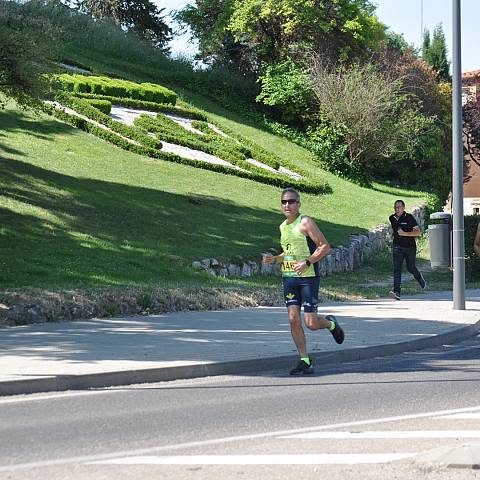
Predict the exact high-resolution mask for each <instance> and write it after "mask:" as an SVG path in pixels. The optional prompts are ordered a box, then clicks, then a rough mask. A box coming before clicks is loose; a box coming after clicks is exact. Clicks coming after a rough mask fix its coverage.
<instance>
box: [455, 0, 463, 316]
mask: <svg viewBox="0 0 480 480" xmlns="http://www.w3.org/2000/svg"><path fill="white" fill-rule="evenodd" d="M452 2H453V25H452V32H453V38H452V40H453V41H452V105H453V112H452V162H453V165H452V170H453V177H452V200H453V204H452V213H453V309H454V310H465V238H464V222H463V137H462V40H461V8H460V0H452Z"/></svg>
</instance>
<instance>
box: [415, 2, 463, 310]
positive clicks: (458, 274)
mask: <svg viewBox="0 0 480 480" xmlns="http://www.w3.org/2000/svg"><path fill="white" fill-rule="evenodd" d="M422 2H423V0H422ZM452 2H453V25H452V32H453V38H452V40H453V41H452V87H453V88H452V105H453V111H452V163H453V165H452V173H453V176H452V200H453V204H452V212H453V309H454V310H465V236H464V221H463V137H462V40H461V4H460V0H452Z"/></svg>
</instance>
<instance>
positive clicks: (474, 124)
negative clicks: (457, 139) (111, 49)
mask: <svg viewBox="0 0 480 480" xmlns="http://www.w3.org/2000/svg"><path fill="white" fill-rule="evenodd" d="M462 108H463V138H464V144H465V148H466V151H467V154H468V159H469V160H468V161H471V162H474V163H476V164H477V165H479V166H480V101H479V100H478V99H475V100H470V101H468V102H467V103H466V104H465V105H464V106H463V107H462Z"/></svg>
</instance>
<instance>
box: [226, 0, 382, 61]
mask: <svg viewBox="0 0 480 480" xmlns="http://www.w3.org/2000/svg"><path fill="white" fill-rule="evenodd" d="M373 12H374V7H373V6H372V5H371V4H370V2H369V1H368V0H325V1H322V2H318V1H312V0H235V4H234V12H233V15H232V18H231V20H230V23H229V26H228V28H229V30H230V31H232V32H233V34H234V36H235V39H236V40H237V41H239V42H241V43H243V44H250V45H253V46H254V48H255V51H256V54H257V56H258V60H259V63H263V62H264V63H268V64H273V63H276V62H278V61H283V60H286V59H288V58H291V57H292V56H295V57H296V58H298V56H299V54H302V53H304V52H305V51H310V50H311V51H314V52H323V55H328V56H329V57H330V58H331V59H334V60H335V61H336V60H338V59H340V60H346V59H348V58H355V57H358V56H362V55H364V54H365V53H367V54H368V52H369V51H370V52H371V51H373V50H375V49H376V48H377V46H378V44H379V42H380V40H381V39H383V38H384V31H385V27H384V25H382V24H381V23H380V22H379V21H378V19H377V17H375V15H373Z"/></svg>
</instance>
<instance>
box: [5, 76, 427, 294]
mask: <svg viewBox="0 0 480 480" xmlns="http://www.w3.org/2000/svg"><path fill="white" fill-rule="evenodd" d="M125 76H126V77H127V76H129V75H125ZM134 80H135V79H134ZM150 80H151V81H154V80H155V79H154V78H151V79H150ZM170 87H171V86H170ZM178 93H181V94H182V96H183V98H184V99H185V100H189V101H190V102H191V103H192V104H194V105H195V106H197V107H201V108H203V109H204V110H205V111H206V112H207V113H208V114H209V115H211V116H212V117H213V118H214V119H215V120H216V121H217V122H218V123H219V124H224V125H226V126H228V127H230V128H234V129H236V130H237V131H239V132H240V133H242V134H243V135H245V136H248V137H249V138H251V139H252V140H254V141H255V142H257V143H258V144H260V145H262V146H263V147H264V148H266V149H268V150H270V151H272V152H275V153H276V154H278V155H280V156H281V157H283V158H285V159H288V160H289V161H291V162H295V163H297V164H298V165H300V166H301V167H302V168H303V169H305V170H307V171H308V172H309V174H310V175H312V176H319V177H321V178H322V179H324V180H327V181H328V183H329V184H330V186H331V187H332V190H333V192H332V193H331V194H328V195H322V196H313V195H306V194H304V195H303V196H302V198H303V208H302V210H303V211H304V212H305V213H308V214H310V215H312V216H313V217H314V218H315V219H316V220H317V221H318V223H319V225H320V227H321V229H322V230H323V231H324V233H325V234H326V236H327V238H328V239H329V240H330V242H331V243H332V244H334V245H335V244H342V243H344V242H345V241H346V238H347V235H349V234H350V233H353V232H360V231H365V230H366V229H367V228H369V227H372V226H374V225H376V224H378V223H382V222H385V220H386V218H387V216H388V214H389V213H390V212H391V205H392V203H393V201H394V200H395V198H397V197H401V198H405V200H406V201H407V204H408V205H412V204H414V203H418V202H420V201H421V200H422V195H421V194H420V193H418V192H407V191H404V190H399V189H395V188H391V187H387V186H382V185H376V186H375V188H374V189H365V188H361V187H358V186H357V185H354V184H351V183H349V182H346V181H344V180H341V179H338V178H336V177H334V176H333V175H331V174H328V173H325V172H324V171H321V170H320V169H319V168H318V167H317V166H316V165H315V164H314V163H313V162H312V160H311V157H310V154H309V153H308V152H307V151H305V150H304V149H302V148H300V147H298V146H296V145H293V144H291V143H290V142H288V141H286V140H284V139H280V138H277V137H275V136H273V135H271V134H269V133H266V132H263V131H261V130H259V129H258V128H255V127H254V126H252V125H248V122H247V121H242V118H241V117H239V116H238V115H235V114H232V113H231V112H227V111H225V110H223V109H222V108H220V107H218V106H216V105H215V104H213V103H211V102H210V101H208V100H206V99H204V98H201V97H199V96H195V95H194V94H188V93H187V92H185V91H179V92H178ZM0 124H1V125H2V132H1V133H0V135H1V142H0V163H1V166H0V192H1V193H0V212H1V217H2V221H1V227H0V284H1V285H2V287H3V288H22V287H31V286H33V287H39V288H60V289H68V288H73V287H93V286H105V285H117V286H126V285H139V286H142V285H151V286H153V285H155V286H171V285H177V286H178V285H205V284H209V285H219V286H221V285H244V286H247V285H250V287H253V288H255V285H260V284H265V283H267V284H269V283H276V282H275V280H272V279H263V278H257V279H249V280H219V279H212V278H210V277H209V276H207V275H206V274H199V273H195V272H193V271H192V270H191V268H190V264H191V261H192V260H194V259H199V258H200V259H201V258H205V257H217V258H224V259H229V258H233V257H235V256H236V255H241V256H243V257H244V258H251V259H255V258H258V256H259V254H260V252H262V251H264V250H265V249H267V248H270V247H272V246H277V245H278V224H279V223H280V222H281V221H282V220H283V218H282V216H281V213H280V208H279V201H278V200H279V193H280V191H279V189H277V188H274V187H271V186H267V185H262V184H259V183H256V182H253V181H250V180H245V179H241V178H237V177H233V176H229V175H223V174H219V173H214V172H209V171H205V170H201V169H196V168H193V167H189V166H183V165H178V164H174V163H169V162H165V161H161V160H154V159H150V158H147V157H142V156H139V155H136V154H132V153H129V152H125V151H123V150H120V149H118V148H116V147H113V146H111V145H110V144H108V143H106V142H104V141H101V140H98V139H97V138H95V137H93V136H91V135H88V134H85V133H83V132H81V131H79V130H76V129H74V128H72V127H69V126H67V125H65V124H63V123H60V122H58V121H56V120H54V119H53V118H52V117H48V116H46V115H44V114H40V115H34V114H32V113H28V112H25V111H21V110H19V109H17V108H16V107H15V106H14V105H12V104H9V105H8V107H7V108H6V109H5V110H3V111H0Z"/></svg>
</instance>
